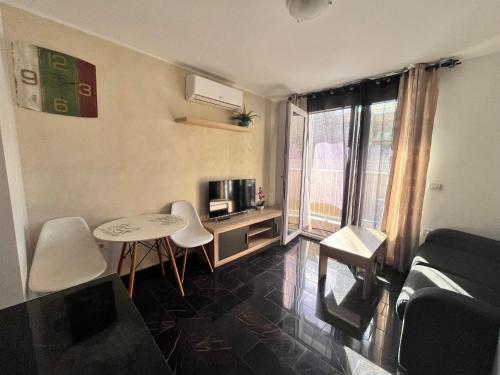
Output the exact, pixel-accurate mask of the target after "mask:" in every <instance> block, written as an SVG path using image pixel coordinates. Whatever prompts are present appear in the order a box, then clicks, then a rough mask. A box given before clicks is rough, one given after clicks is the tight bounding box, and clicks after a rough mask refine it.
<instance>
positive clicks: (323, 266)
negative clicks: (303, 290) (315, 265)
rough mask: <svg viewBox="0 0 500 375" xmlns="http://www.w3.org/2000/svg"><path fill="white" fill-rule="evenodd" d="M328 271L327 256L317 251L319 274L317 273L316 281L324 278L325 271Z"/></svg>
mask: <svg viewBox="0 0 500 375" xmlns="http://www.w3.org/2000/svg"><path fill="white" fill-rule="evenodd" d="M327 269H328V256H326V255H325V254H322V253H321V249H320V251H319V273H318V281H319V280H321V279H322V278H323V277H325V276H326V270H327Z"/></svg>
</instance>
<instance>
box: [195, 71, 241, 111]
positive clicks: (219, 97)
mask: <svg viewBox="0 0 500 375" xmlns="http://www.w3.org/2000/svg"><path fill="white" fill-rule="evenodd" d="M186 100H191V101H193V102H197V103H205V104H211V105H215V106H217V107H219V108H224V109H229V110H233V111H234V110H238V109H240V108H241V106H242V105H243V91H241V90H238V89H235V88H233V87H229V86H226V85H223V84H221V83H218V82H215V81H211V80H209V79H207V78H204V77H200V76H197V75H195V74H190V75H188V76H187V77H186Z"/></svg>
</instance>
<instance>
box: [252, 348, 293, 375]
mask: <svg viewBox="0 0 500 375" xmlns="http://www.w3.org/2000/svg"><path fill="white" fill-rule="evenodd" d="M243 358H244V360H245V362H247V363H248V365H249V366H250V367H251V368H252V369H253V371H254V372H255V373H256V374H263V375H266V374H270V375H278V374H297V373H296V372H295V371H294V370H293V369H292V368H291V367H290V366H289V365H288V364H287V363H286V362H285V361H283V360H281V359H279V358H278V356H276V354H274V353H273V352H272V351H271V350H270V349H268V348H267V347H266V346H265V345H264V344H263V343H258V344H257V345H256V346H254V347H253V349H252V350H250V351H249V352H248V353H247V354H246V355H245V356H244V357H243Z"/></svg>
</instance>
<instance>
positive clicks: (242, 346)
mask: <svg viewBox="0 0 500 375" xmlns="http://www.w3.org/2000/svg"><path fill="white" fill-rule="evenodd" d="M212 332H213V334H214V335H215V336H218V337H225V338H226V340H227V342H228V343H229V344H230V345H231V347H232V349H233V350H235V351H236V352H237V353H239V354H240V355H243V354H244V353H246V352H247V351H248V350H249V349H250V348H251V347H253V346H254V345H255V344H256V343H257V341H259V337H257V336H256V335H255V334H254V333H252V331H251V330H250V329H248V328H247V327H246V326H245V325H244V324H243V323H242V322H241V321H240V320H239V319H237V318H235V317H233V316H230V315H224V316H223V317H221V318H220V319H218V320H216V321H215V322H213V324H212Z"/></svg>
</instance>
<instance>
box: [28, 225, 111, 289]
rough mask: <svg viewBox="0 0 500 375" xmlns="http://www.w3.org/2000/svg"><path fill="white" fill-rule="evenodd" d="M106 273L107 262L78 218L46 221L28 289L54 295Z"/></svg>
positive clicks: (38, 244) (87, 229)
mask: <svg viewBox="0 0 500 375" xmlns="http://www.w3.org/2000/svg"><path fill="white" fill-rule="evenodd" d="M105 270H106V261H105V260H104V257H103V256H102V254H101V252H100V250H99V248H98V247H97V244H96V243H95V241H94V238H93V237H92V234H91V233H90V230H89V228H88V226H87V223H86V222H85V221H84V220H83V219H82V218H80V217H65V218H60V219H54V220H50V221H47V222H46V223H45V224H44V226H43V228H42V231H41V233H40V237H39V239H38V243H37V245H36V250H35V256H34V259H33V264H32V266H31V272H30V278H29V288H30V289H31V290H33V291H35V292H55V291H59V290H62V289H66V288H70V287H72V286H75V285H78V284H82V283H85V282H87V281H90V280H92V279H95V278H96V277H98V276H100V275H101V274H102V273H103V272H104V271H105Z"/></svg>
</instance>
